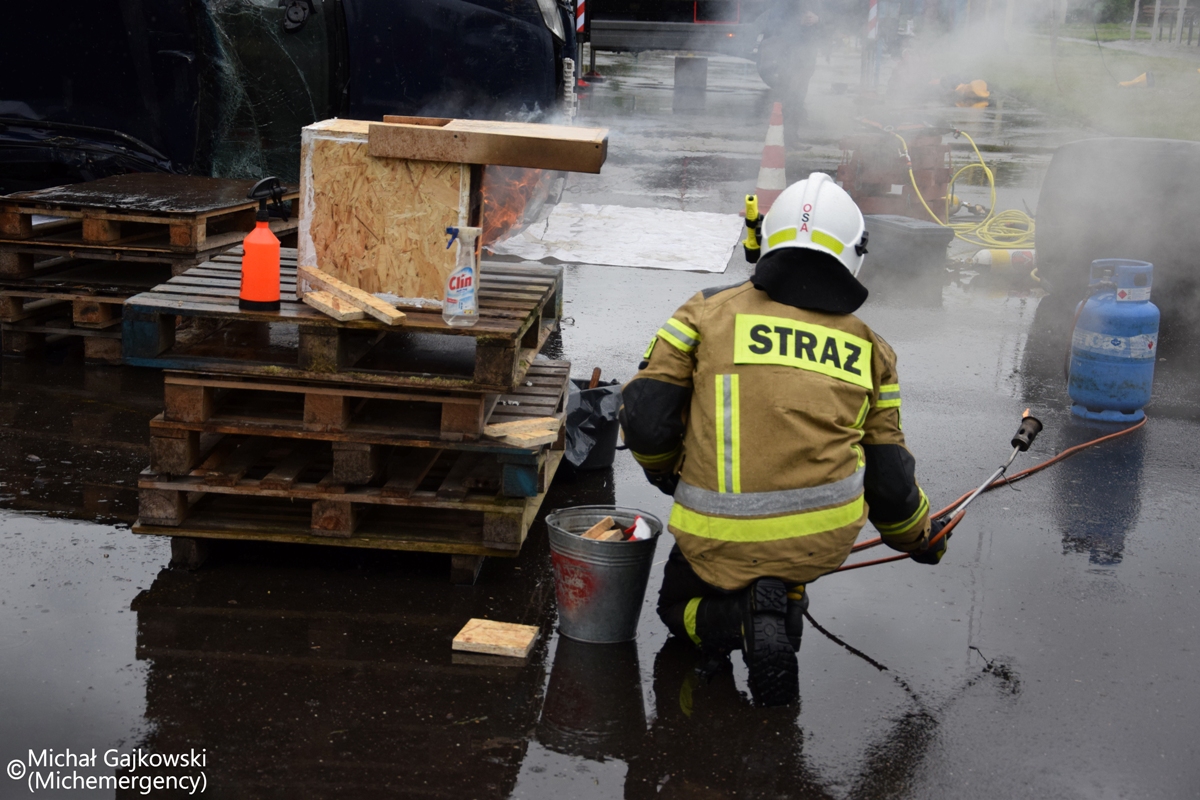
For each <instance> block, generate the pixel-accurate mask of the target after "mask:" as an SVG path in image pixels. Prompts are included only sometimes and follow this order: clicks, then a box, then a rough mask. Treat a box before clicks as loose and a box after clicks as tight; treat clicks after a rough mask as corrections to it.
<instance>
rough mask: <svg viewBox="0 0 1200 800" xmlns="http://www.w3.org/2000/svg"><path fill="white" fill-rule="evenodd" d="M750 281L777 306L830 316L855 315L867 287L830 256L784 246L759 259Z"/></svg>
mask: <svg viewBox="0 0 1200 800" xmlns="http://www.w3.org/2000/svg"><path fill="white" fill-rule="evenodd" d="M750 281H751V282H752V283H753V284H754V286H755V288H757V289H761V290H762V291H764V292H766V293H767V296H768V297H770V298H771V299H772V300H774V301H775V302H776V303H783V304H784V305H787V306H794V307H795V308H806V309H809V310H811V311H824V312H825V313H827V314H853V313H854V312H855V311H857V310H858V309H859V307H860V306H861V305H862V304H863V303H865V302H866V300H867V287H865V286H863V285H862V284H861V283H859V282H858V279H857V278H855V277H854V276H853V275H851V274H850V270H848V269H846V267H845V266H843V265H842V262H840V261H838V260H837V259H836V258H834V257H833V256H831V255H829V254H828V253H821V252H818V251H816V250H809V249H808V248H804V247H783V248H780V249H779V250H776V251H774V252H772V253H767V254H766V255H765V256H763V257H762V258H760V259H759V261H758V265H757V266H756V268H755V270H754V274H753V275H751V276H750Z"/></svg>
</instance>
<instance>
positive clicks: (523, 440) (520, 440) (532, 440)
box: [504, 428, 558, 448]
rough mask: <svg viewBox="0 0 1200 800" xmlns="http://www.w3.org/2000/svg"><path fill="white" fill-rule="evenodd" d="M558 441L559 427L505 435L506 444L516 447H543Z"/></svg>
mask: <svg viewBox="0 0 1200 800" xmlns="http://www.w3.org/2000/svg"><path fill="white" fill-rule="evenodd" d="M556 441H558V429H557V428H555V429H554V430H552V431H526V432H525V433H510V434H509V435H507V436H505V437H504V443H505V444H511V445H513V446H514V447H530V448H532V447H541V446H542V445H545V444H554V443H555V442H556Z"/></svg>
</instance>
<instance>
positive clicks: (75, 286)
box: [0, 259, 171, 364]
mask: <svg viewBox="0 0 1200 800" xmlns="http://www.w3.org/2000/svg"><path fill="white" fill-rule="evenodd" d="M52 261H53V263H51V264H48V265H46V266H44V267H42V268H41V269H39V270H38V271H37V272H36V273H35V274H33V275H30V276H28V277H25V278H20V279H17V278H10V277H4V276H0V329H2V330H3V340H4V342H3V352H4V354H5V355H10V356H25V355H31V354H34V353H38V352H40V351H41V350H42V348H43V347H44V346H45V344H46V342H47V340H48V339H49V338H51V337H62V336H72V337H81V338H82V339H83V344H84V355H85V358H87V359H88V360H90V361H98V362H103V363H108V364H119V363H121V311H122V308H123V307H124V303H125V301H126V300H127V299H128V298H129V297H131V296H132V295H135V294H138V293H139V292H142V291H144V290H145V289H147V288H150V287H153V286H155V285H157V284H158V283H160V282H161V281H163V280H165V279H167V278H169V277H170V274H171V272H170V267H169V266H167V265H155V264H137V265H133V266H132V267H131V266H130V265H122V266H120V267H115V266H114V265H112V264H111V263H105V262H95V261H78V260H73V259H53V260H52Z"/></svg>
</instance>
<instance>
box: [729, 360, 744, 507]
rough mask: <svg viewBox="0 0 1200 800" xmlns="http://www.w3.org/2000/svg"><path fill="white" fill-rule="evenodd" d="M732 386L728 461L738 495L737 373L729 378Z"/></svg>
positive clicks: (739, 484) (740, 480)
mask: <svg viewBox="0 0 1200 800" xmlns="http://www.w3.org/2000/svg"><path fill="white" fill-rule="evenodd" d="M729 377H730V378H731V383H732V384H733V385H732V387H731V390H730V392H729V402H730V405H731V406H732V407H733V410H732V412H730V415H729V419H730V429H729V433H730V444H731V449H732V451H733V452H732V454H731V456H730V460H731V461H733V491H734V493H738V492H741V491H742V434H741V431H742V419H741V406H742V404H741V400H740V399H739V397H740V395H739V393H738V376H737V373H734V374H733V375H730V376H729Z"/></svg>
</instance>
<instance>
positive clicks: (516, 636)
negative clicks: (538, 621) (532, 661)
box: [451, 619, 539, 658]
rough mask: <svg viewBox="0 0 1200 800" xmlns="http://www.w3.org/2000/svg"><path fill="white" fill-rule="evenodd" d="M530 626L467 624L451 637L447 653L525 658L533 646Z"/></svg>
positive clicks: (533, 632)
mask: <svg viewBox="0 0 1200 800" xmlns="http://www.w3.org/2000/svg"><path fill="white" fill-rule="evenodd" d="M538 633H539V630H538V628H537V627H536V626H534V625H516V624H514V623H511V622H496V621H495V620H490V619H472V620H468V621H467V624H466V625H464V626H463V629H462V630H461V631H459V632H458V634H457V635H456V636H455V637H454V641H453V643H452V644H451V649H453V650H459V651H462V652H467V653H485V654H487V655H493V656H508V657H510V658H525V657H526V656H528V655H529V653H530V652H531V651H532V650H533V645H534V644H535V643H536V642H537V637H538Z"/></svg>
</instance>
